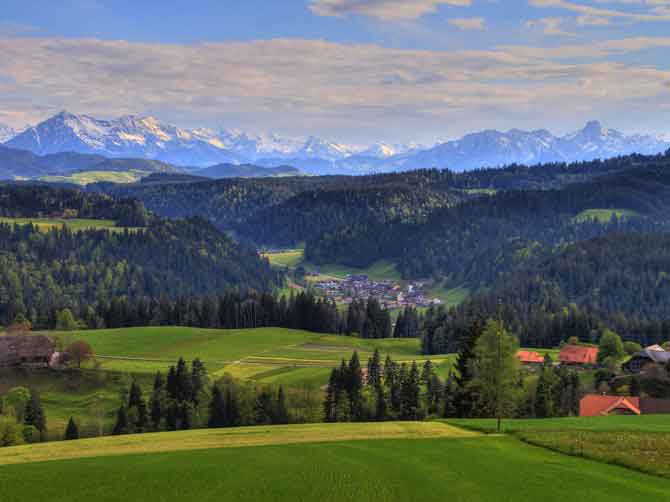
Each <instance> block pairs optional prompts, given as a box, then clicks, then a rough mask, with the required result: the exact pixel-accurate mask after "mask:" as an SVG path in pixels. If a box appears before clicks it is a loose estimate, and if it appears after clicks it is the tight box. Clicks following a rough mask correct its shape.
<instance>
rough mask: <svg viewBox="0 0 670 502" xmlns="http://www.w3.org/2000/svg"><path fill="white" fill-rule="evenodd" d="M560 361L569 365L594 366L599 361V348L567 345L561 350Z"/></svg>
mask: <svg viewBox="0 0 670 502" xmlns="http://www.w3.org/2000/svg"><path fill="white" fill-rule="evenodd" d="M558 359H559V361H561V362H562V363H568V364H593V363H595V362H596V361H597V360H598V347H589V346H586V345H566V346H565V347H563V348H562V349H561V353H560V354H559V356H558Z"/></svg>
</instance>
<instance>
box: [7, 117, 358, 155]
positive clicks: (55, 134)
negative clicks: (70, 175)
mask: <svg viewBox="0 0 670 502" xmlns="http://www.w3.org/2000/svg"><path fill="white" fill-rule="evenodd" d="M6 145H7V146H9V147H12V148H19V149H23V150H29V151H31V152H33V153H36V154H38V155H44V154H49V153H56V152H63V151H72V152H77V153H97V154H101V155H105V156H110V157H139V158H149V159H157V160H162V161H164V162H170V163H173V164H178V165H184V166H209V165H212V164H217V163H221V162H230V163H244V162H252V161H255V160H258V159H260V158H278V159H285V158H294V157H295V158H299V159H310V158H323V159H327V160H337V159H341V158H344V157H346V156H348V155H351V154H352V153H354V152H355V151H356V149H355V148H353V147H350V146H348V145H343V144H338V143H332V142H328V141H325V140H322V139H319V138H315V137H310V138H307V139H300V138H284V137H280V136H277V135H274V134H259V135H250V134H247V133H244V132H241V131H237V130H214V129H206V128H200V129H182V128H179V127H175V126H172V125H167V124H163V123H161V122H159V121H158V120H157V119H156V118H154V117H137V116H126V117H121V118H118V119H114V120H100V119H97V118H94V117H90V116H88V115H75V114H72V113H68V112H61V113H59V114H58V115H55V116H53V117H51V118H49V119H47V120H45V121H44V122H41V123H40V124H38V125H36V126H34V127H30V128H28V129H26V130H25V131H23V132H22V133H20V134H18V135H17V136H16V137H14V138H12V139H10V140H9V141H8V142H7V143H6Z"/></svg>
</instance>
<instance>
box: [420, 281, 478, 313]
mask: <svg viewBox="0 0 670 502" xmlns="http://www.w3.org/2000/svg"><path fill="white" fill-rule="evenodd" d="M469 296H470V290H469V289H468V288H466V287H464V286H458V287H455V288H443V287H441V286H439V285H438V286H435V287H433V288H431V289H429V290H428V291H427V292H426V297H427V298H438V299H440V300H442V304H443V305H445V306H446V307H447V308H450V307H455V306H457V305H460V304H461V303H463V302H464V301H465V300H466V299H467V298H468V297H469Z"/></svg>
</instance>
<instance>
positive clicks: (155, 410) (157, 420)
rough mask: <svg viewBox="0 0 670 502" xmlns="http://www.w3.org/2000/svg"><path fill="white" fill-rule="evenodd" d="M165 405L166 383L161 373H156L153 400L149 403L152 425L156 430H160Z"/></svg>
mask: <svg viewBox="0 0 670 502" xmlns="http://www.w3.org/2000/svg"><path fill="white" fill-rule="evenodd" d="M164 403H165V382H164V381H163V375H161V373H160V371H159V372H157V373H156V377H155V378H154V388H153V391H152V393H151V400H150V402H149V408H150V415H151V425H152V427H153V429H154V430H156V431H157V430H159V429H160V425H161V421H162V419H163V413H164Z"/></svg>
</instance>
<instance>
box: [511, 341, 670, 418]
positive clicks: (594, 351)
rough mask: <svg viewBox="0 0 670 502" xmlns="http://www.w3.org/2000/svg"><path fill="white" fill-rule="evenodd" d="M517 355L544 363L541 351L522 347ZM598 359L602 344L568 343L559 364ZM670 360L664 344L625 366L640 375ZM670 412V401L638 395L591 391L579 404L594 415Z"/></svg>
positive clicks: (524, 360)
mask: <svg viewBox="0 0 670 502" xmlns="http://www.w3.org/2000/svg"><path fill="white" fill-rule="evenodd" d="M517 357H518V358H519V361H521V363H522V364H526V365H543V364H544V362H545V361H544V356H542V355H541V354H540V353H539V352H535V351H529V350H520V351H519V352H517ZM597 362H598V347H592V346H586V345H565V346H564V347H563V348H562V349H561V352H560V353H559V356H558V361H557V362H556V363H555V364H562V365H567V366H572V367H577V368H586V367H591V366H594V365H595V364H597ZM669 363H670V351H667V350H665V349H664V348H663V347H661V346H660V345H652V346H650V347H647V348H645V349H643V350H641V351H640V352H637V353H636V354H633V356H632V357H631V358H630V359H629V360H628V361H626V362H625V363H624V364H623V365H622V369H623V370H624V371H625V372H626V373H628V374H631V375H639V374H642V373H644V372H646V371H647V370H649V369H650V368H652V367H654V366H656V365H659V366H664V367H667V365H668V364H669ZM659 413H667V414H670V400H668V399H652V398H641V397H638V396H610V395H602V394H587V395H585V396H584V397H583V398H582V399H581V401H580V404H579V415H580V416H582V417H594V416H601V415H648V414H659Z"/></svg>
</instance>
